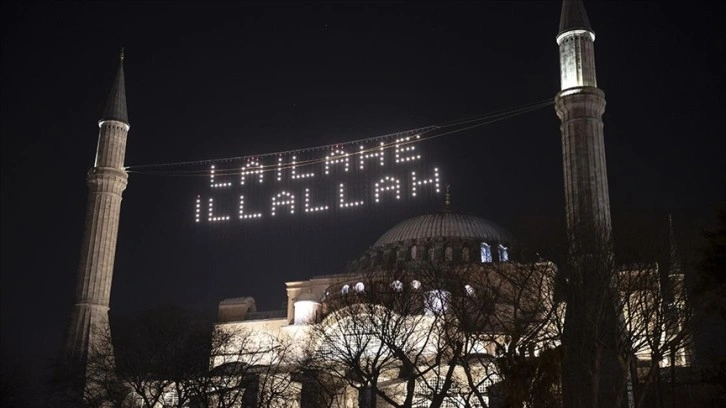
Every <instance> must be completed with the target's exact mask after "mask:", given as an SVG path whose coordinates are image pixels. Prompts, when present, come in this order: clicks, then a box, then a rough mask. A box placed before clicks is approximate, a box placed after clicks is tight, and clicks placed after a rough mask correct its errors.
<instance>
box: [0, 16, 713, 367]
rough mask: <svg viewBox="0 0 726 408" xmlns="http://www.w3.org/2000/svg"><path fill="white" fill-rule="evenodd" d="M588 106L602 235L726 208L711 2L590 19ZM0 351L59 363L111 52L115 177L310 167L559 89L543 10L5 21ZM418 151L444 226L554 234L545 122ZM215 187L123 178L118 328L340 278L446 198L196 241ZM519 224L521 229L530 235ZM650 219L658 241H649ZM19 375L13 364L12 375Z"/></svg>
mask: <svg viewBox="0 0 726 408" xmlns="http://www.w3.org/2000/svg"><path fill="white" fill-rule="evenodd" d="M586 7H587V10H588V14H589V17H590V21H591V23H592V27H593V29H594V31H595V32H596V35H597V38H596V42H595V53H596V61H597V74H598V85H599V87H600V88H601V89H603V90H604V91H605V95H606V99H607V103H608V105H607V109H606V112H605V115H604V117H603V120H604V123H605V144H606V149H607V160H608V172H609V174H608V176H609V185H610V197H611V206H612V212H613V218H614V222H615V224H616V225H617V219H618V217H622V218H628V217H629V216H632V215H633V214H649V215H655V216H656V217H661V216H662V217H663V219H664V220H665V218H664V217H665V216H666V214H668V213H673V214H674V216H676V219H675V221H676V222H679V223H681V224H683V225H686V224H687V226H689V227H693V228H694V229H698V228H701V227H703V226H708V225H709V223H710V222H712V219H713V218H714V215H713V210H714V208H715V207H716V205H717V204H718V203H719V202H722V201H723V200H724V190H725V189H724V185H726V184H725V183H724V182H725V181H726V180H724V175H725V174H726V172H724V164H723V162H724V160H723V157H724V152H726V149H725V144H726V143H724V139H726V138H725V137H724V131H723V126H722V122H723V115H724V103H723V94H722V84H723V78H722V75H723V73H724V72H726V67H725V66H724V62H723V61H724V58H723V57H724V46H723V41H724V39H725V38H724V28H723V22H722V19H721V16H722V15H723V14H722V12H721V10H720V9H718V7H719V6H718V3H715V2H706V3H697V4H693V3H691V2H688V3H679V4H677V5H664V4H663V3H662V2H632V1H629V2H595V1H590V2H586ZM0 14H2V28H1V30H2V73H1V75H0V81H2V82H1V87H0V97H1V98H2V99H1V100H2V102H1V104H0V114H1V115H2V117H1V119H0V129H1V135H2V259H1V261H2V270H1V271H0V273H1V274H2V299H1V302H2V309H1V310H2V353H3V361H5V362H10V363H12V364H15V365H16V366H19V367H20V368H21V371H23V372H25V373H26V374H27V376H28V377H31V378H38V377H39V375H38V373H39V372H40V370H41V368H42V367H43V366H44V365H45V364H46V363H47V362H48V360H49V359H50V358H51V357H53V356H54V355H55V353H56V352H57V351H58V349H59V348H60V346H61V344H62V340H63V333H64V331H65V327H66V324H67V322H68V319H69V317H70V311H71V307H72V304H73V299H74V288H75V280H76V273H77V267H78V256H79V250H80V240H81V235H82V229H83V218H84V214H85V203H86V197H87V189H86V185H85V174H86V171H87V170H88V169H89V168H90V167H91V166H92V165H93V160H94V156H95V149H96V141H97V135H98V127H97V121H98V119H100V115H101V112H102V109H103V105H104V103H105V100H106V97H107V94H108V91H109V89H110V86H111V83H112V80H113V76H114V74H115V72H116V69H117V67H118V58H119V50H120V48H121V47H122V46H123V47H125V52H126V60H125V70H126V91H127V101H128V110H129V121H130V123H131V131H130V133H129V136H128V145H127V154H126V164H127V165H128V166H135V165H146V164H159V163H172V162H183V161H194V160H203V159H217V158H227V157H237V156H245V155H250V154H261V153H267V152H278V151H286V150H296V149H303V148H307V147H314V146H320V145H327V144H330V143H337V142H345V141H349V140H356V139H361V138H367V137H373V136H377V135H383V134H388V133H394V132H399V131H404V130H408V129H412V128H418V127H423V126H429V125H436V124H441V123H445V122H449V121H453V120H457V119H461V118H466V117H471V116H475V115H483V114H487V113H491V112H498V111H506V110H509V109H513V108H517V107H520V106H524V105H529V104H532V103H536V102H540V101H543V100H547V99H553V98H554V95H555V94H556V92H557V91H558V89H559V67H558V49H557V45H556V43H555V35H556V34H557V30H558V20H559V14H560V3H559V2H557V1H555V2H526V1H516V2H461V3H456V2H445V3H444V2H420V3H417V2H400V3H396V2H386V3H384V2H380V3H379V2H369V3H343V2H336V3H308V2H295V3H275V2H265V3H245V2H240V3H233V2H222V3H215V2H204V3H201V2H200V3H195V2H181V3H177V2H159V3H157V2H129V3H122V2H77V3H71V2H57V3H22V5H21V4H20V3H14V2H4V3H3V5H2V9H1V10H0ZM420 148H421V150H422V152H423V155H424V156H425V158H426V160H427V162H430V163H432V164H433V163H435V164H437V165H439V166H440V168H441V169H442V176H443V179H444V183H447V184H450V185H451V191H452V201H453V205H454V207H455V208H456V209H457V210H460V211H463V212H467V213H471V214H474V215H478V216H481V217H484V218H486V219H489V220H492V221H494V222H496V223H498V224H500V225H502V226H503V227H505V228H512V229H513V228H515V226H517V225H521V224H523V223H527V222H530V221H531V222H542V224H541V225H542V227H541V228H540V230H541V229H547V228H554V226H556V225H558V223H560V222H561V219H562V216H563V214H564V197H563V182H562V164H561V146H560V130H559V119H558V118H557V116H556V114H555V112H554V107H552V106H547V107H545V108H543V109H540V110H537V111H534V112H530V113H527V114H525V115H522V116H518V117H514V118H511V119H508V120H505V121H501V122H497V123H494V124H491V125H487V126H482V127H478V128H476V129H472V130H470V131H467V132H461V133H457V134H452V135H449V136H445V137H442V138H439V139H436V141H435V142H426V143H422V144H421V145H420ZM205 187H208V179H205V178H199V177H196V178H195V177H162V176H154V175H148V174H138V173H131V174H130V177H129V185H128V188H127V189H126V191H125V193H124V196H123V204H122V210H121V223H120V233H119V241H118V249H117V254H116V263H115V270H114V280H113V291H112V296H111V312H110V313H111V315H112V316H124V315H130V314H132V313H134V312H137V311H140V310H144V309H147V308H149V307H152V306H154V305H158V304H161V303H169V302H172V303H176V304H179V305H181V306H183V307H185V308H188V309H192V310H196V311H199V312H202V313H204V314H206V315H208V316H210V317H213V316H214V315H215V313H216V307H217V304H218V302H220V301H221V300H222V299H225V298H229V297H238V296H254V297H255V299H256V300H257V304H258V308H259V309H262V310H270V309H278V308H280V305H281V304H282V302H283V301H285V289H284V288H285V287H284V282H285V281H291V280H302V279H306V278H309V277H311V276H313V275H320V274H331V273H337V272H340V271H342V269H343V267H344V266H345V264H346V262H347V261H349V260H351V259H353V258H354V257H356V255H357V254H360V253H361V252H363V251H364V250H365V249H366V248H368V246H370V245H371V244H373V242H375V240H376V239H377V237H379V236H380V235H381V234H383V233H384V232H385V231H386V230H387V229H388V228H390V227H392V226H393V225H395V224H396V223H397V222H398V221H401V220H403V219H405V218H407V217H411V216H414V215H417V214H421V213H423V212H426V211H432V210H436V209H440V208H441V207H442V205H443V198H442V197H441V196H437V197H433V198H432V197H428V199H422V200H420V201H417V202H411V201H407V202H404V203H390V204H388V205H384V206H380V208H376V209H371V208H365V209H360V210H356V211H352V212H349V213H339V212H333V213H330V214H327V215H325V216H320V217H308V218H306V217H304V216H302V215H300V216H297V215H296V216H295V217H280V218H278V219H276V220H274V221H273V220H269V219H268V220H265V222H261V223H259V224H257V225H251V226H246V225H243V224H241V223H239V222H232V223H228V224H226V225H214V226H210V225H208V224H202V225H197V224H195V223H194V218H193V206H194V200H195V197H196V194H198V193H199V192H200V191H208V188H205ZM527 220H530V221H527ZM664 222H665V221H664ZM20 361H23V362H24V363H22V364H20V363H18V362H20Z"/></svg>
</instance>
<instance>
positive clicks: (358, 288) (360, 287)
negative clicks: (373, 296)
mask: <svg viewBox="0 0 726 408" xmlns="http://www.w3.org/2000/svg"><path fill="white" fill-rule="evenodd" d="M364 290H366V285H364V284H363V282H358V283H356V284H355V291H356V292H358V293H363V291H364Z"/></svg>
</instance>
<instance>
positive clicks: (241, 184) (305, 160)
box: [194, 134, 441, 224]
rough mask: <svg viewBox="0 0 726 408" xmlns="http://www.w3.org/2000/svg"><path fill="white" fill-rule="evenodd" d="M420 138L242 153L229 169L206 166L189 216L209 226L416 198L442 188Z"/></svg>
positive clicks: (437, 191) (438, 171)
mask: <svg viewBox="0 0 726 408" xmlns="http://www.w3.org/2000/svg"><path fill="white" fill-rule="evenodd" d="M420 141H421V138H420V135H418V134H412V135H406V136H401V135H400V134H399V135H398V136H396V137H390V139H389V140H375V141H370V140H369V141H365V142H351V143H346V144H339V145H335V146H331V147H329V148H326V149H315V150H301V151H294V152H285V153H277V154H269V155H263V156H256V157H245V158H243V159H242V160H243V164H242V165H238V166H237V167H232V168H229V167H227V168H221V167H218V165H219V163H215V164H211V165H210V167H209V184H208V187H209V191H208V192H207V193H206V194H199V195H197V197H196V202H195V206H194V220H195V222H197V223H202V222H206V223H210V224H212V223H219V222H226V221H232V220H239V221H249V220H255V219H260V218H266V217H279V216H282V215H285V216H290V215H296V214H302V215H305V214H312V213H321V212H329V211H332V210H333V209H336V208H337V209H339V210H346V209H350V208H356V207H364V206H366V205H381V204H382V203H384V202H386V201H401V200H403V199H405V198H411V199H416V198H418V197H420V196H421V193H422V191H426V192H429V193H433V194H438V193H441V172H440V170H439V168H438V167H436V166H432V165H428V164H427V163H426V162H425V161H424V159H423V156H422V155H421V153H420V149H419V146H418V145H417V143H418V142H420ZM371 142H372V143H371ZM371 145H372V146H371ZM266 175H269V176H268V177H266ZM235 213H236V216H235Z"/></svg>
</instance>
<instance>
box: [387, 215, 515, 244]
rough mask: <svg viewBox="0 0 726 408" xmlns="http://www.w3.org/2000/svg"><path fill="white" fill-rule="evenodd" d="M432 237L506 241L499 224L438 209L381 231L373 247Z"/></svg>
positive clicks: (504, 232) (504, 233)
mask: <svg viewBox="0 0 726 408" xmlns="http://www.w3.org/2000/svg"><path fill="white" fill-rule="evenodd" d="M434 238H460V239H467V240H468V239H476V240H481V241H485V242H509V236H508V234H507V233H506V231H504V229H502V228H501V227H500V226H498V225H496V224H494V223H493V222H491V221H487V220H485V219H483V218H480V217H476V216H473V215H468V214H462V213H457V212H453V211H441V212H437V213H433V214H425V215H421V216H418V217H414V218H409V219H407V220H404V221H402V222H400V223H398V225H396V226H395V227H393V228H391V229H389V230H388V231H386V233H384V234H383V235H382V236H381V237H380V238H378V241H376V243H375V244H373V247H381V246H384V245H388V244H394V243H398V242H404V241H409V240H414V241H421V240H427V239H434Z"/></svg>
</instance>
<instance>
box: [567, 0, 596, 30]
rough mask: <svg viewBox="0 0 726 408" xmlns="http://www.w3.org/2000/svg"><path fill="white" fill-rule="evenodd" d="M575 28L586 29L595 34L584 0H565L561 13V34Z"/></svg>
mask: <svg viewBox="0 0 726 408" xmlns="http://www.w3.org/2000/svg"><path fill="white" fill-rule="evenodd" d="M574 30H585V31H589V32H591V33H593V34H595V32H594V31H592V27H590V19H589V18H587V12H586V11H585V5H584V4H582V0H564V1H563V2H562V12H561V13H560V32H559V34H562V33H565V32H567V31H574ZM559 34H558V35H559Z"/></svg>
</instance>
